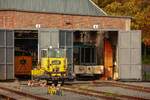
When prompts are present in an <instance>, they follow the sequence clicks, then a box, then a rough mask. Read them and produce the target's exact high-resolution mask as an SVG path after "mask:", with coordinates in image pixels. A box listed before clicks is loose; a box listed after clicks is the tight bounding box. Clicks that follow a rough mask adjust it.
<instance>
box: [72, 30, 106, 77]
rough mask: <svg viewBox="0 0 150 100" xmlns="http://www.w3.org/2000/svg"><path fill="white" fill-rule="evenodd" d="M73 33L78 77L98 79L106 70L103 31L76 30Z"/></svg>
mask: <svg viewBox="0 0 150 100" xmlns="http://www.w3.org/2000/svg"><path fill="white" fill-rule="evenodd" d="M73 35H74V39H73V61H74V71H75V74H76V78H77V79H81V78H82V79H83V78H84V79H86V78H90V79H91V78H92V79H98V78H99V77H100V75H102V74H103V72H104V66H103V53H102V52H103V33H101V32H98V31H75V32H74V34H73Z"/></svg>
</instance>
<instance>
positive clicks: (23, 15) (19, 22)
mask: <svg viewBox="0 0 150 100" xmlns="http://www.w3.org/2000/svg"><path fill="white" fill-rule="evenodd" d="M126 20H128V19H126V18H118V17H116V18H115V17H94V16H78V15H63V14H48V13H31V12H19V11H0V28H35V25H36V24H41V28H65V29H92V28H93V25H94V24H97V25H99V28H100V29H101V28H103V29H122V30H125V29H126Z"/></svg>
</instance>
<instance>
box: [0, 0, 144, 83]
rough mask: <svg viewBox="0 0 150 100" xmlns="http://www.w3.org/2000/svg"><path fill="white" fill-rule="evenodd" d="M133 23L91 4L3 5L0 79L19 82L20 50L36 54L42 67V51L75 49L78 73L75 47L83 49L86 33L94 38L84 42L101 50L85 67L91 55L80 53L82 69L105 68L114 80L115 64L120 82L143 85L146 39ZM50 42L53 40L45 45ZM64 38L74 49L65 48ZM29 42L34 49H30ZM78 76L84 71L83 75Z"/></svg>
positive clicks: (2, 1) (5, 1) (30, 1)
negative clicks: (17, 79)
mask: <svg viewBox="0 0 150 100" xmlns="http://www.w3.org/2000/svg"><path fill="white" fill-rule="evenodd" d="M130 23H131V18H130V17H117V16H109V15H107V14H106V13H105V12H104V11H103V10H102V9H100V8H99V7H98V6H97V5H95V4H94V3H93V2H92V1H91V0H0V54H1V55H3V56H1V57H0V79H2V80H3V79H4V80H5V79H14V76H15V71H14V69H15V66H16V65H15V56H16V55H15V51H16V50H18V49H19V50H20V49H21V50H22V49H24V50H26V49H27V50H26V51H33V52H32V53H33V54H34V53H35V55H36V56H35V62H37V59H40V54H39V51H40V50H41V49H44V48H46V46H49V45H52V46H53V47H57V46H58V45H59V47H67V48H68V49H70V50H71V53H70V54H69V56H68V57H70V58H69V59H71V61H70V63H71V64H72V66H70V70H71V72H72V73H73V72H74V70H75V69H76V70H78V67H76V68H75V66H74V67H73V65H74V64H73V63H74V62H73V59H74V57H75V55H74V51H75V49H74V47H78V46H79V45H78V46H75V45H74V44H76V43H79V42H80V44H82V43H81V39H80V37H81V34H82V33H83V34H85V35H86V34H89V35H87V37H89V38H85V41H84V42H85V43H87V44H88V45H91V44H92V45H93V46H95V47H94V48H96V49H95V50H96V51H95V52H96V54H93V53H92V54H91V55H93V56H90V57H89V59H92V57H95V59H96V60H95V61H92V60H90V62H88V60H87V62H86V59H85V58H86V56H85V55H84V56H83V55H82V54H79V56H81V58H80V57H79V58H80V59H81V60H80V61H79V62H80V64H81V63H83V65H86V64H87V63H90V64H94V65H103V66H104V67H105V71H104V73H105V74H103V78H106V77H107V78H108V77H110V78H112V77H113V76H114V71H113V70H114V67H113V66H114V65H115V66H117V67H116V68H115V69H117V73H119V75H118V79H136V80H141V79H142V77H141V74H142V73H141V72H142V71H141V46H140V41H141V39H140V38H141V35H140V31H131V30H130ZM67 32H68V33H67ZM53 33H55V34H53ZM26 34H33V35H29V36H28V35H26ZM35 34H36V35H35ZM43 34H47V35H43ZM48 34H49V35H48ZM56 34H57V35H56ZM62 34H64V35H62ZM67 34H68V35H67ZM77 34H79V35H80V36H79V37H78V35H77ZM95 34H96V35H95ZM97 34H98V35H97ZM34 35H35V36H34ZM39 36H40V37H39ZM44 36H49V37H47V38H46V37H44ZM67 36H68V37H67ZM50 37H51V38H52V39H51V40H50V41H49V42H46V41H47V40H49V38H50ZM58 37H59V38H58ZM62 37H64V38H65V39H66V40H65V43H66V44H67V41H69V42H68V44H69V43H70V45H68V46H67V45H65V46H64V45H63V44H62V43H63V41H62V40H63V39H61V38H62ZM76 37H78V38H76ZM35 38H36V39H35ZM29 39H30V43H34V44H33V45H25V44H28V40H29ZM43 39H44V40H45V41H44V40H43ZM21 41H23V42H21ZM30 43H29V44H30ZM44 43H46V44H47V45H45V44H44ZM71 44H72V45H71ZM83 44H84V43H83ZM23 45H24V47H23ZM30 47H35V48H32V49H29V48H30ZM91 50H92V49H91ZM37 52H38V53H37ZM90 52H92V51H90ZM96 55H99V56H96ZM82 56H83V57H82ZM32 57H33V55H32ZM33 58H34V57H33ZM82 58H83V59H84V60H83V61H82ZM98 59H100V60H98ZM91 66H93V65H91ZM86 68H87V66H86ZM23 70H25V69H23ZM110 70H111V71H110ZM77 73H79V74H82V73H83V72H80V71H79V70H78V71H77ZM89 73H90V72H89ZM107 73H108V74H107ZM109 74H111V75H109Z"/></svg>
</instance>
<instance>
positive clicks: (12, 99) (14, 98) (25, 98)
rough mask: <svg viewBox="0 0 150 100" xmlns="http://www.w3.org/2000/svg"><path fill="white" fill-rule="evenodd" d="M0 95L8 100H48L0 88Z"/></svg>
mask: <svg viewBox="0 0 150 100" xmlns="http://www.w3.org/2000/svg"><path fill="white" fill-rule="evenodd" d="M0 95H1V96H2V97H3V98H6V99H8V100H48V99H46V98H43V97H40V96H37V95H32V94H29V93H26V92H22V91H18V90H14V89H10V88H6V87H2V86H0Z"/></svg>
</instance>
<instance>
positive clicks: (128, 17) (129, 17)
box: [0, 9, 133, 19]
mask: <svg viewBox="0 0 150 100" xmlns="http://www.w3.org/2000/svg"><path fill="white" fill-rule="evenodd" d="M0 11H16V12H28V13H45V14H58V15H72V16H91V17H110V18H127V19H132V18H133V17H131V16H109V15H107V16H103V15H101V16H96V15H84V14H83V15H81V14H66V13H54V12H40V11H30V10H28V11H27V10H17V9H0Z"/></svg>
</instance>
